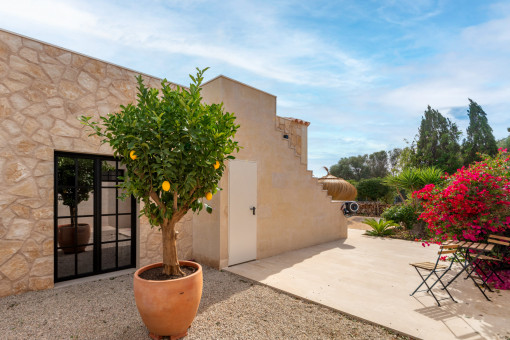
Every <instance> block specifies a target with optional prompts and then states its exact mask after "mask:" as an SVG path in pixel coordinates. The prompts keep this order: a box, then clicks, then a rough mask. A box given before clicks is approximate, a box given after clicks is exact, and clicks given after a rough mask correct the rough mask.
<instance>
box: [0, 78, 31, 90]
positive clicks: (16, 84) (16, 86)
mask: <svg viewBox="0 0 510 340" xmlns="http://www.w3.org/2000/svg"><path fill="white" fill-rule="evenodd" d="M1 81H2V83H3V84H4V85H5V86H6V87H7V88H8V89H9V90H11V92H16V91H20V90H23V89H24V88H27V87H28V83H23V82H21V81H17V80H12V79H6V78H4V79H2V80H1Z"/></svg>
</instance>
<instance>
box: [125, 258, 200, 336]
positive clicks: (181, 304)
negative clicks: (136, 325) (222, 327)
mask: <svg viewBox="0 0 510 340" xmlns="http://www.w3.org/2000/svg"><path fill="white" fill-rule="evenodd" d="M179 263H180V265H181V266H189V267H193V268H196V269H197V270H196V272H194V273H193V274H191V275H188V276H186V277H183V278H180V279H175V280H166V281H153V280H144V279H142V278H140V276H139V275H140V273H143V272H144V271H146V270H148V269H151V268H156V267H161V266H162V265H163V264H162V263H155V264H151V265H148V266H145V267H142V268H140V269H138V270H137V271H136V272H135V275H134V281H133V289H134V292H135V301H136V307H137V308H138V312H139V313H140V316H141V317H142V320H143V322H144V323H145V326H147V329H148V330H149V332H150V333H151V334H150V335H151V336H152V337H153V338H157V336H170V338H171V339H179V338H182V337H184V336H186V335H187V334H188V328H189V327H190V326H191V323H192V322H193V319H194V318H195V315H196V314H197V311H198V305H199V304H200V299H201V298H202V285H203V279H202V266H200V265H199V264H198V263H195V262H190V261H179ZM154 335H156V336H154Z"/></svg>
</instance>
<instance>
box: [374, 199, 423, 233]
mask: <svg viewBox="0 0 510 340" xmlns="http://www.w3.org/2000/svg"><path fill="white" fill-rule="evenodd" d="M419 215H420V214H419V213H418V211H417V208H416V207H414V206H413V205H412V204H410V203H404V204H399V205H394V206H391V207H389V208H388V209H386V210H385V211H384V212H383V213H382V214H381V216H382V217H383V218H385V219H387V220H392V221H395V222H396V223H402V225H403V226H404V227H405V228H406V229H412V228H413V225H414V224H415V223H416V222H417V221H418V216H419Z"/></svg>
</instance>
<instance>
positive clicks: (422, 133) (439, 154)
mask: <svg viewBox="0 0 510 340" xmlns="http://www.w3.org/2000/svg"><path fill="white" fill-rule="evenodd" d="M460 135H461V132H459V129H458V128H457V125H456V124H455V123H452V122H451V121H450V120H449V119H448V118H445V117H444V116H443V115H442V114H441V113H440V112H439V111H437V110H434V109H432V108H431V107H430V106H428V107H427V110H426V111H425V113H424V116H423V117H422V120H421V124H420V128H419V130H418V135H417V136H416V137H417V140H416V148H415V149H414V153H413V155H412V157H411V158H412V163H413V165H414V166H415V167H417V168H421V167H427V166H436V167H438V168H440V169H442V170H444V171H446V172H448V173H454V172H455V171H457V169H458V168H460V166H461V160H460V145H459V138H460Z"/></svg>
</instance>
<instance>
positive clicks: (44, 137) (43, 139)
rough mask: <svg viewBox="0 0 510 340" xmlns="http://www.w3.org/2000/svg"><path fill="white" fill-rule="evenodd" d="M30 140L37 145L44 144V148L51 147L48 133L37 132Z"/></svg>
mask: <svg viewBox="0 0 510 340" xmlns="http://www.w3.org/2000/svg"><path fill="white" fill-rule="evenodd" d="M32 140H34V141H35V142H37V143H39V144H44V145H46V146H53V142H52V140H51V136H50V134H49V133H48V131H45V130H38V131H37V132H36V133H34V135H33V136H32Z"/></svg>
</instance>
